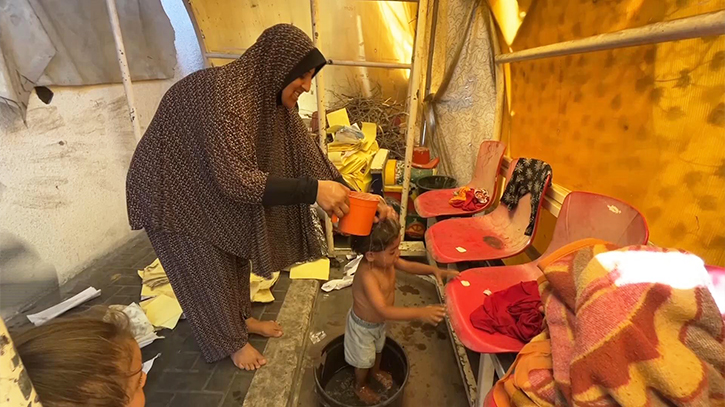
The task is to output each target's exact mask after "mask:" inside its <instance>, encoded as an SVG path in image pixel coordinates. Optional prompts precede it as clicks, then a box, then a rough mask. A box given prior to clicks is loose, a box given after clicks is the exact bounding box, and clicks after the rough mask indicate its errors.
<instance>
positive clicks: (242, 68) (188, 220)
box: [127, 24, 339, 276]
mask: <svg viewBox="0 0 725 407" xmlns="http://www.w3.org/2000/svg"><path fill="white" fill-rule="evenodd" d="M315 53H317V54H319V51H317V50H316V49H315V48H314V47H313V45H312V41H311V40H310V38H309V37H308V36H307V35H306V34H305V33H304V32H303V31H302V30H300V29H299V28H296V27H294V26H292V25H288V24H279V25H276V26H273V27H271V28H269V29H267V30H265V31H264V32H263V33H262V35H261V36H260V37H259V38H258V39H257V41H256V42H255V44H254V45H253V46H252V47H250V48H249V49H248V50H247V51H246V52H245V53H244V54H243V55H242V56H241V57H240V58H239V59H238V60H236V61H234V62H232V63H230V64H227V65H225V66H223V67H219V68H210V69H205V70H202V71H198V72H195V73H193V74H191V75H189V76H187V77H186V78H184V79H182V80H181V81H179V82H177V83H176V84H175V85H174V86H173V87H172V88H171V89H169V91H168V92H167V93H166V95H165V96H164V98H163V100H162V101H161V104H160V105H159V108H158V110H157V112H156V115H155V116H154V119H153V120H152V122H151V124H150V125H149V128H148V129H147V131H146V134H145V135H144V137H143V139H142V140H141V141H140V142H139V145H138V147H137V149H136V152H135V154H134V157H133V160H132V163H131V168H130V170H129V174H128V180H127V199H128V209H129V218H130V222H131V226H132V227H133V228H134V229H141V228H145V229H147V230H164V231H169V232H176V233H182V234H186V235H188V236H193V237H197V238H200V239H203V240H206V241H209V242H211V243H212V244H214V245H215V246H217V247H219V248H221V249H223V250H225V251H227V252H229V253H232V254H235V255H237V256H239V257H242V258H244V259H248V260H251V261H252V264H253V269H254V272H255V273H256V274H259V275H262V276H270V275H271V273H272V272H274V271H278V270H280V269H282V268H284V267H286V266H289V265H290V264H292V263H294V262H298V261H305V260H308V259H310V258H314V257H318V256H319V255H320V253H321V248H320V243H319V240H318V239H317V238H316V235H315V229H314V223H313V219H312V215H311V213H310V210H309V205H291V206H276V207H271V208H264V207H263V206H262V205H261V201H262V195H263V193H264V189H265V185H266V182H267V177H269V176H275V177H285V178H298V177H303V176H304V177H309V178H313V179H335V178H337V177H339V173H338V172H337V170H336V169H335V167H334V166H333V165H332V163H330V161H329V160H328V159H327V157H325V155H324V154H323V153H322V151H321V150H320V148H319V147H318V145H317V142H316V138H315V137H314V136H312V135H311V134H310V133H309V132H308V130H307V128H306V127H305V125H304V123H303V122H302V119H301V118H300V117H299V114H298V113H297V109H295V108H286V107H284V106H281V105H279V104H278V103H277V97H278V95H279V93H280V92H281V91H282V88H283V87H284V85H285V84H286V83H285V81H286V80H288V76H289V75H290V73H292V72H293V71H294V72H296V71H299V70H300V69H304V68H307V69H304V70H303V71H302V72H306V71H309V70H310V69H312V68H315V69H316V71H317V70H319V68H321V67H322V65H320V64H319V62H320V60H321V61H323V62H324V58H322V59H320V58H319V57H321V54H319V57H317V56H315ZM310 61H312V62H310ZM310 63H311V66H309V68H308V67H307V66H300V65H301V64H302V65H304V64H310ZM293 79H294V78H293Z"/></svg>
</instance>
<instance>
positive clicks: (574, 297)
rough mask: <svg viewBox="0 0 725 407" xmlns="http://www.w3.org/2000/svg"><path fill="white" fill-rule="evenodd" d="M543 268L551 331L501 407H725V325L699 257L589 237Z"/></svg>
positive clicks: (502, 395) (530, 354) (503, 394)
mask: <svg viewBox="0 0 725 407" xmlns="http://www.w3.org/2000/svg"><path fill="white" fill-rule="evenodd" d="M539 267H541V268H542V270H543V271H544V276H542V277H541V278H540V279H539V290H540V292H541V298H542V302H543V303H544V308H545V314H546V323H547V327H548V328H547V330H545V331H544V332H543V333H542V334H540V335H539V336H537V337H535V338H534V339H532V341H531V342H530V343H529V344H527V345H526V346H524V349H523V350H522V351H521V353H520V354H519V356H518V358H517V360H516V362H514V365H513V366H512V367H511V369H510V370H509V372H508V374H507V375H506V376H504V377H503V378H502V379H501V380H499V382H498V383H496V385H495V386H494V389H493V398H494V401H495V403H496V405H498V406H502V407H503V406H510V405H515V406H530V405H540V406H554V405H577V406H596V407H599V406H619V405H622V406H660V405H678V406H723V405H725V342H724V341H725V325H724V324H723V319H722V316H721V311H720V310H718V307H717V305H716V302H715V300H714V298H713V295H712V294H711V291H710V289H711V288H712V282H711V280H710V277H709V276H708V274H707V271H706V270H705V267H704V264H703V262H702V260H700V259H699V258H698V257H697V256H694V255H692V254H689V253H685V252H682V251H679V250H668V249H661V248H656V247H651V246H634V247H628V248H624V249H620V250H616V248H615V247H614V246H613V245H611V244H607V243H604V242H600V241H596V240H594V239H587V240H585V241H580V242H575V243H572V244H570V245H567V246H565V247H563V248H561V249H559V250H557V251H556V252H554V253H553V254H551V255H550V256H548V257H547V258H545V259H543V260H542V261H541V262H540V263H539ZM547 344H548V346H547Z"/></svg>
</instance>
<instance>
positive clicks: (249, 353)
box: [230, 343, 267, 370]
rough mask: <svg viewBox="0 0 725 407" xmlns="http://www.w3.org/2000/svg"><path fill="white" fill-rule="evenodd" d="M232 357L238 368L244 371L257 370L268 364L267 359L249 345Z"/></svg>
mask: <svg viewBox="0 0 725 407" xmlns="http://www.w3.org/2000/svg"><path fill="white" fill-rule="evenodd" d="M230 357H231V358H232V362H234V365H235V366H236V367H238V368H240V369H244V370H257V369H259V368H260V367H262V366H264V365H266V364H267V359H265V358H264V356H262V354H261V353H259V352H258V351H257V350H256V349H254V347H253V346H252V345H250V344H249V343H247V344H246V345H244V347H242V349H239V350H238V351H236V352H234V353H232V354H231V356H230Z"/></svg>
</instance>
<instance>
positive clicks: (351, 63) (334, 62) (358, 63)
mask: <svg viewBox="0 0 725 407" xmlns="http://www.w3.org/2000/svg"><path fill="white" fill-rule="evenodd" d="M327 63H328V64H330V65H343V66H363V67H367V68H389V69H410V68H411V65H410V64H402V63H397V62H371V61H343V60H340V59H328V60H327Z"/></svg>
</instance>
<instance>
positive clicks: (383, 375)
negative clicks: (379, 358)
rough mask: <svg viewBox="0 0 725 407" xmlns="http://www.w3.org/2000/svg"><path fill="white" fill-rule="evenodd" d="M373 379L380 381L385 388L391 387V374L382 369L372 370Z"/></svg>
mask: <svg viewBox="0 0 725 407" xmlns="http://www.w3.org/2000/svg"><path fill="white" fill-rule="evenodd" d="M373 380H375V381H377V382H378V383H380V384H381V385H382V386H383V387H384V388H385V390H390V388H391V387H393V376H391V375H390V373H388V372H386V371H384V370H378V371H377V372H373Z"/></svg>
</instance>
